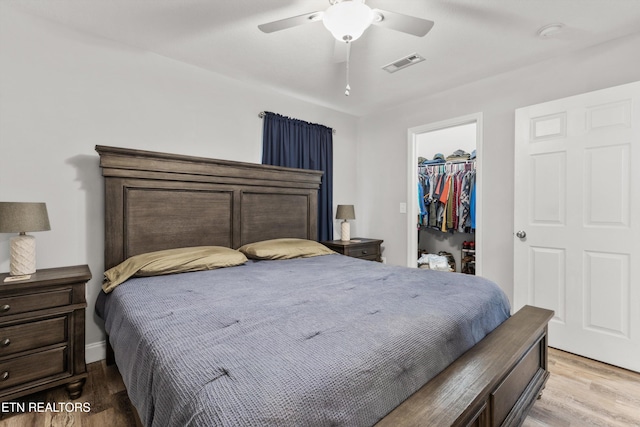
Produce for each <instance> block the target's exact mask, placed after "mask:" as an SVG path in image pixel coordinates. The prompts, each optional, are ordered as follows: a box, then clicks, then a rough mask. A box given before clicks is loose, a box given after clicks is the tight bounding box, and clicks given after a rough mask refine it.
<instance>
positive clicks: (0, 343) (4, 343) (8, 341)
mask: <svg viewBox="0 0 640 427" xmlns="http://www.w3.org/2000/svg"><path fill="white" fill-rule="evenodd" d="M9 344H11V340H10V339H9V338H5V339H3V340H2V342H0V345H2V346H3V347H9Z"/></svg>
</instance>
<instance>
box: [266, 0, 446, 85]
mask: <svg viewBox="0 0 640 427" xmlns="http://www.w3.org/2000/svg"><path fill="white" fill-rule="evenodd" d="M364 2H365V0H329V3H330V4H331V6H329V8H328V9H327V10H325V11H324V12H322V11H319V12H311V13H305V14H304V15H298V16H292V17H290V18H285V19H280V20H278V21H273V22H269V23H266V24H261V25H258V28H259V29H260V30H261V31H262V32H264V33H273V32H275V31H280V30H285V29H287V28H292V27H297V26H299V25H304V24H310V23H312V22H318V21H322V23H323V24H324V26H325V27H326V28H327V30H329V32H331V34H332V35H333V37H334V38H335V39H336V40H337V42H342V43H344V44H346V47H347V61H346V62H347V85H346V90H345V92H344V94H345V95H346V96H349V93H350V92H351V86H350V85H349V56H350V52H351V43H352V42H353V41H355V40H357V39H358V38H359V37H360V36H361V35H362V34H363V33H364V32H365V30H366V29H367V28H369V26H370V25H378V26H381V27H386V28H390V29H392V30H396V31H400V32H403V33H407V34H412V35H414V36H418V37H423V36H425V35H426V34H427V33H428V32H429V31H430V30H431V28H432V27H433V24H434V23H433V21H429V20H428V19H422V18H417V17H415V16H409V15H403V14H401V13H397V12H390V11H388V10H382V9H371V8H370V7H369V6H367V5H366V4H365V3H364ZM337 44H338V45H340V43H337Z"/></svg>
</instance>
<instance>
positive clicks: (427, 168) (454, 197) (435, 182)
mask: <svg viewBox="0 0 640 427" xmlns="http://www.w3.org/2000/svg"><path fill="white" fill-rule="evenodd" d="M425 163H426V162H425ZM475 175H476V171H475V161H474V160H467V161H463V162H454V163H452V162H447V163H445V164H442V163H441V164H429V163H427V164H424V163H423V164H421V165H420V166H419V169H418V209H419V216H418V227H419V228H427V227H429V228H433V229H437V230H440V231H442V232H455V231H457V232H466V233H469V232H473V230H474V229H475Z"/></svg>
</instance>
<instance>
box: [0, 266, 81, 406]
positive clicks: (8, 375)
mask: <svg viewBox="0 0 640 427" xmlns="http://www.w3.org/2000/svg"><path fill="white" fill-rule="evenodd" d="M7 276H9V274H8V273H5V274H0V402H4V401H8V400H13V399H15V398H18V397H21V396H24V395H27V394H31V393H34V392H37V391H41V390H44V389H48V388H51V387H56V386H60V385H66V388H67V391H68V392H69V397H70V398H71V399H77V398H78V397H80V395H81V394H82V387H83V386H84V382H85V381H86V379H87V366H86V364H85V359H84V348H85V338H84V334H85V330H84V324H85V308H86V306H87V302H86V299H85V285H86V283H87V281H89V279H91V272H90V271H89V267H88V266H86V265H79V266H75V267H62V268H49V269H43V270H38V271H37V272H36V273H34V274H32V275H31V278H30V279H28V280H22V281H17V282H4V279H5V277H7Z"/></svg>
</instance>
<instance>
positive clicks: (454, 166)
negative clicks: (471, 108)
mask: <svg viewBox="0 0 640 427" xmlns="http://www.w3.org/2000/svg"><path fill="white" fill-rule="evenodd" d="M416 154H417V164H416V166H415V167H416V168H417V172H418V173H417V176H418V182H417V189H416V192H417V194H416V197H417V200H418V217H417V233H418V253H417V256H418V267H421V268H432V269H439V270H444V269H447V270H449V271H451V270H454V271H457V272H462V273H468V274H475V259H476V257H475V254H476V247H475V230H476V221H475V220H476V210H475V207H476V200H475V199H476V123H475V122H474V123H469V124H464V125H460V126H454V127H448V128H444V129H438V130H434V131H430V132H425V133H422V134H420V135H418V136H417V138H416ZM444 260H446V265H445V264H443V261H444Z"/></svg>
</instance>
